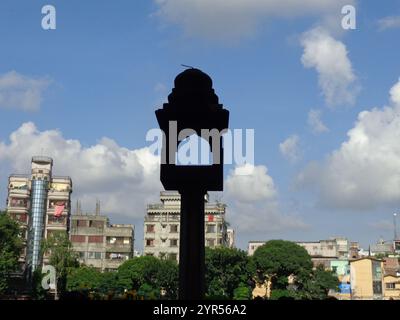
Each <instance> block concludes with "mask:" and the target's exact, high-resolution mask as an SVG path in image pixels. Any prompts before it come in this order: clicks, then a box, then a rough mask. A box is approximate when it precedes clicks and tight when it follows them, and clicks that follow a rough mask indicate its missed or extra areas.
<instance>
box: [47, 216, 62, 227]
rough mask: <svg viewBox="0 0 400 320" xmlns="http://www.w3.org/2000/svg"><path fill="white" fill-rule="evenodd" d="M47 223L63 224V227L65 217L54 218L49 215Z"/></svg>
mask: <svg viewBox="0 0 400 320" xmlns="http://www.w3.org/2000/svg"><path fill="white" fill-rule="evenodd" d="M47 221H48V223H49V224H64V225H65V224H66V223H67V217H65V216H59V217H56V216H54V215H49V216H48V220H47Z"/></svg>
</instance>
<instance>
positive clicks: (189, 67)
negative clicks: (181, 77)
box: [181, 64, 194, 69]
mask: <svg viewBox="0 0 400 320" xmlns="http://www.w3.org/2000/svg"><path fill="white" fill-rule="evenodd" d="M181 66H182V67H184V68H187V69H194V67H192V66H188V65H187V64H181Z"/></svg>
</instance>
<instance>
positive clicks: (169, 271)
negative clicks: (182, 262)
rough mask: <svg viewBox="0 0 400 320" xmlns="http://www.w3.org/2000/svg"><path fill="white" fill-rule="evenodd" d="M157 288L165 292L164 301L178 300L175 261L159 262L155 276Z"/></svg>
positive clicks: (176, 265)
mask: <svg viewBox="0 0 400 320" xmlns="http://www.w3.org/2000/svg"><path fill="white" fill-rule="evenodd" d="M156 279H157V280H156V285H157V288H160V290H161V289H164V290H165V296H164V298H166V299H178V286H179V284H178V280H179V269H178V264H177V263H176V261H172V260H160V261H159V268H158V271H157V274H156Z"/></svg>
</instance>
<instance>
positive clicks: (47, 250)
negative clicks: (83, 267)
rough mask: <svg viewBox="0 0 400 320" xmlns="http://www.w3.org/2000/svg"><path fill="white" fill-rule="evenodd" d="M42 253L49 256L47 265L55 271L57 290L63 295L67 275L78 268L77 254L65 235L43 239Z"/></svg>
mask: <svg viewBox="0 0 400 320" xmlns="http://www.w3.org/2000/svg"><path fill="white" fill-rule="evenodd" d="M42 253H43V254H48V255H49V263H48V264H49V265H52V266H53V267H54V268H55V269H56V279H57V290H58V292H60V293H61V294H62V293H64V292H65V290H66V282H67V276H68V273H69V272H70V271H72V270H73V268H76V267H78V266H79V262H78V256H77V253H76V252H75V251H74V250H73V247H72V243H71V241H70V240H69V239H68V235H67V233H65V232H60V233H55V234H54V235H52V236H51V237H49V238H48V239H45V240H44V241H43V242H42Z"/></svg>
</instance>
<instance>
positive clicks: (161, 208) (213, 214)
mask: <svg viewBox="0 0 400 320" xmlns="http://www.w3.org/2000/svg"><path fill="white" fill-rule="evenodd" d="M160 200H161V203H158V204H149V205H148V206H147V214H146V216H145V218H144V252H143V253H144V255H152V256H156V257H159V258H165V259H171V260H176V261H179V226H180V224H179V222H180V209H181V196H180V194H179V193H178V192H176V191H162V192H161V193H160ZM225 208H226V206H225V205H224V204H222V203H209V202H208V197H207V196H206V197H205V220H204V223H205V245H206V246H207V247H211V248H213V247H216V246H228V237H227V224H226V222H225Z"/></svg>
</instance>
